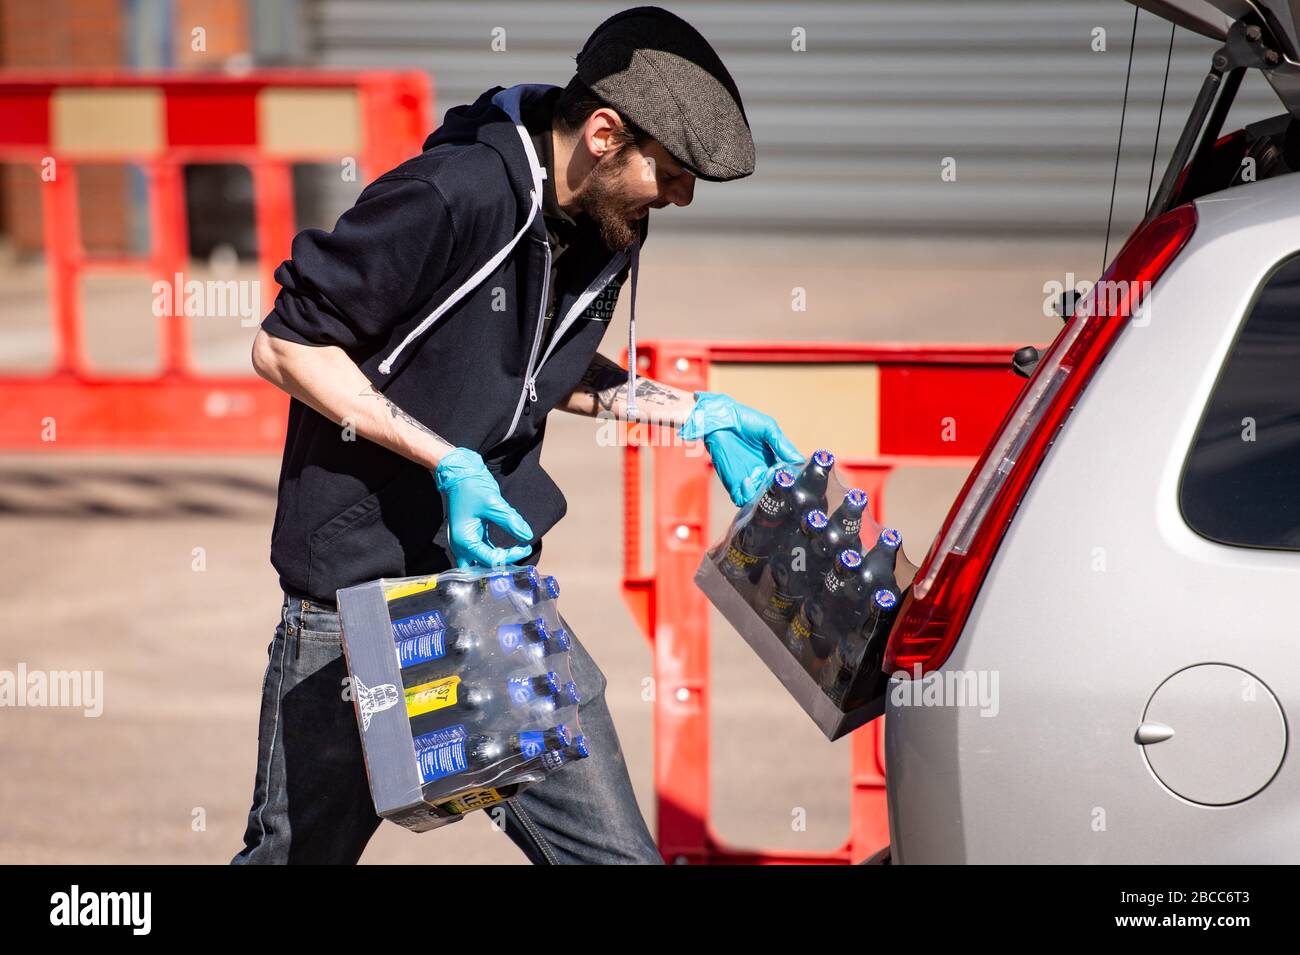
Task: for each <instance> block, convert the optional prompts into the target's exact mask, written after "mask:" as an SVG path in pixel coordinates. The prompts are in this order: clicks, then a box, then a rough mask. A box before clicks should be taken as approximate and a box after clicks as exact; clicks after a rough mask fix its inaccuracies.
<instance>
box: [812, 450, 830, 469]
mask: <svg viewBox="0 0 1300 955" xmlns="http://www.w3.org/2000/svg"><path fill="white" fill-rule="evenodd" d="M812 459H813V463H814V464H816V465H817V466H818V467H821V468H829V467H830V466H831V465H833V464H834V463H835V455H833V454H831V453H830V452H829V451H827V450H826V449H825V448H820V449H818V450H816V451H814V452H813V456H812Z"/></svg>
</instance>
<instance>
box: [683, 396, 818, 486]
mask: <svg viewBox="0 0 1300 955" xmlns="http://www.w3.org/2000/svg"><path fill="white" fill-rule="evenodd" d="M695 398H696V401H695V407H694V408H692V409H691V413H690V415H689V416H688V417H687V418H686V422H685V423H684V424H683V425H682V427H681V429H680V430H679V432H678V433H679V434H680V435H681V436H682V438H683V439H684V440H686V441H694V440H695V439H697V438H703V439H704V446H705V447H706V448H707V449H708V452H709V457H710V458H711V459H712V460H713V468H714V470H716V471H717V472H718V477H719V479H721V481H722V485H723V487H725V488H726V489H727V493H728V494H729V495H730V496H731V502H732V503H733V504H735V505H736V506H737V507H744V506H745V505H746V504H748V503H749V502H750V501H752V500H753V499H754V497H755V496H756V495H757V494H758V492H759V491H761V490H762V489H763V486H764V485H765V484H766V483H767V480H768V478H769V477H770V476H771V475H772V473H773V472H774V471H775V470H776V469H777V468H778V467H782V466H785V465H798V464H802V463H803V460H804V458H803V455H801V454H800V453H799V449H798V448H796V447H795V446H794V444H793V443H792V442H791V441H790V439H789V438H787V437H786V436H785V434H784V433H782V431H781V429H780V427H779V426H778V425H777V423H776V420H775V419H774V418H772V416H771V415H765V414H763V413H762V412H761V411H755V410H754V409H753V408H750V407H749V406H748V405H742V404H740V403H739V402H737V401H736V400H735V399H734V398H732V397H731V396H730V395H723V394H717V393H715V392H712V391H697V392H695Z"/></svg>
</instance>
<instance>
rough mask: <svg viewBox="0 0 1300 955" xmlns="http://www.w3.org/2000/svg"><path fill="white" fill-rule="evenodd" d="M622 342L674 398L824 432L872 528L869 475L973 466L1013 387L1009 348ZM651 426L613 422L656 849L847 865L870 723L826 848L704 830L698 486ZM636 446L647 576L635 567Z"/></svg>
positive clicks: (870, 836) (870, 807)
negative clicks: (646, 522) (835, 839)
mask: <svg viewBox="0 0 1300 955" xmlns="http://www.w3.org/2000/svg"><path fill="white" fill-rule="evenodd" d="M637 349H638V359H639V360H638V365H639V366H641V371H642V373H643V374H645V375H648V376H650V377H653V378H656V379H658V380H660V381H663V382H665V383H667V384H670V385H675V386H676V387H678V388H684V389H688V390H708V391H727V392H728V393H730V394H732V395H733V396H734V397H736V398H737V399H738V400H741V401H745V402H747V403H750V404H753V405H755V406H757V407H761V408H762V409H763V410H764V411H767V412H769V413H771V414H773V415H774V416H775V417H776V418H777V420H778V421H780V422H781V423H782V426H783V428H784V429H785V430H786V431H787V433H789V434H790V435H791V437H792V438H793V439H794V440H795V442H796V444H799V439H798V433H797V432H798V431H799V430H800V429H802V430H803V431H805V432H807V433H808V434H810V435H815V436H816V437H815V438H814V440H822V439H823V438H825V440H824V441H823V446H826V447H829V448H831V449H832V450H833V451H835V452H836V464H837V467H839V468H841V469H842V470H843V475H844V477H845V478H846V479H847V480H848V481H850V482H852V484H854V485H856V486H857V487H860V488H862V489H863V490H864V491H866V492H867V494H868V496H869V498H870V501H871V509H872V513H873V515H874V516H875V518H876V520H877V521H881V522H883V521H884V517H885V514H884V506H883V505H884V500H885V495H884V491H885V481H886V479H887V478H888V477H889V475H890V473H891V472H892V471H893V470H894V469H895V468H899V467H903V466H910V467H933V466H945V467H954V466H960V467H965V468H970V467H973V466H974V464H975V461H976V459H977V458H978V456H979V454H980V452H981V451H982V450H983V449H984V446H985V444H987V442H988V441H989V440H990V438H991V437H992V436H993V434H994V432H995V430H996V429H997V427H998V425H999V424H1000V423H1001V421H1002V419H1003V416H1004V415H1005V414H1006V411H1007V409H1008V407H1009V406H1010V405H1011V402H1012V400H1013V399H1014V398H1015V396H1016V394H1017V393H1018V392H1019V389H1020V386H1021V385H1022V384H1023V379H1021V378H1018V377H1016V376H1015V375H1014V374H1013V373H1012V371H1011V370H1010V358H1011V353H1012V352H1013V351H1014V348H1013V347H1011V346H1006V347H997V346H984V345H872V344H861V343H808V342H763V343H750V342H699V341H650V342H642V343H639V344H638V346H637ZM623 359H624V363H626V360H627V353H626V352H624V354H623ZM667 430H668V429H659V428H654V427H645V426H640V425H634V426H629V427H627V428H626V432H625V434H626V438H627V443H626V450H625V454H624V471H623V477H624V482H623V488H624V531H625V535H624V552H623V596H624V600H625V602H626V603H627V606H628V608H629V609H630V610H631V612H632V615H633V617H634V618H635V619H636V621H637V624H638V625H639V627H640V628H641V630H642V631H643V632H644V633H645V635H646V637H647V638H648V639H649V641H650V643H651V646H652V648H653V653H654V680H655V683H654V685H655V688H656V692H655V715H654V734H655V760H654V772H655V790H656V794H657V799H658V804H657V809H658V820H659V826H658V829H659V847H660V851H661V852H662V853H663V854H664V858H665V859H667V860H668V861H671V862H684V863H706V864H707V863H767V864H771V863H802V864H809V863H850V862H861V861H863V860H864V859H867V858H868V857H870V856H871V855H872V854H873V853H875V852H876V851H877V850H879V849H882V848H884V847H885V846H886V845H888V843H889V823H888V817H887V814H886V803H885V765H884V749H883V740H884V733H883V725H884V720H883V719H878V720H875V721H874V722H872V723H870V724H868V725H867V726H864V727H862V728H861V729H859V730H857V731H855V732H854V733H852V734H851V736H850V745H851V747H852V755H851V760H852V787H853V792H852V799H851V806H850V826H849V835H848V838H847V840H846V842H845V843H844V845H843V846H841V847H840V848H839V849H836V850H834V851H828V852H788V851H764V850H759V849H752V850H740V849H736V848H732V847H729V846H726V845H724V844H723V843H722V841H721V840H720V839H719V838H718V837H717V836H716V835H715V834H714V832H713V830H712V828H711V826H710V823H709V810H710V804H709V709H708V708H709V633H708V607H709V604H708V601H707V600H706V599H705V597H704V595H703V593H701V592H700V591H699V590H698V589H697V588H696V587H695V585H694V581H693V578H694V575H695V570H696V568H697V567H698V566H699V563H700V559H701V557H702V556H703V555H704V551H705V550H706V549H707V548H708V546H709V544H711V543H712V541H710V540H709V539H708V534H709V507H708V505H709V490H710V483H711V481H712V478H711V477H710V475H709V470H710V468H709V465H708V463H707V462H708V457H707V456H706V455H697V456H690V455H687V454H685V453H683V451H682V449H681V448H680V447H676V448H674V447H669V446H666V445H669V444H671V441H670V440H665V434H664V433H663V432H666V431H667ZM647 450H649V458H650V463H651V470H652V484H653V492H652V493H653V501H652V507H651V511H652V513H651V515H650V535H651V538H650V544H651V550H652V553H653V561H654V563H653V568H652V569H647V568H644V567H643V566H642V559H641V557H642V537H641V532H642V520H643V515H642V501H641V496H642V494H641V482H642V467H643V464H644V463H645V462H644V458H645V457H646V452H647ZM801 450H804V451H805V453H808V450H809V449H807V448H801ZM915 550H916V548H912V549H911V551H909V554H910V556H911V557H912V558H913V559H914V560H918V561H919V560H920V559H921V557H922V556H923V553H916V552H914V551H915ZM736 639H739V637H737V638H736Z"/></svg>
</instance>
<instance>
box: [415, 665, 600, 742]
mask: <svg viewBox="0 0 1300 955" xmlns="http://www.w3.org/2000/svg"><path fill="white" fill-rule="evenodd" d="M498 687H499V688H498ZM574 689H575V690H576V687H575V688H574ZM568 691H569V688H568V687H561V686H560V677H559V675H558V674H556V673H554V672H550V673H544V674H540V675H538V676H531V677H515V678H513V679H510V680H508V681H506V683H505V684H504V685H500V684H498V685H497V686H492V685H488V684H480V683H467V682H465V681H464V680H462V679H461V678H460V676H459V675H452V676H445V677H442V678H440V679H435V680H430V681H429V682H428V683H421V684H420V685H418V686H410V687H406V689H405V691H404V695H405V699H406V714H407V716H408V718H409V719H410V721H411V734H412V735H413V736H419V735H421V734H423V733H427V732H430V731H432V730H435V729H439V728H441V727H445V726H448V725H451V724H455V723H481V722H483V721H484V720H487V719H490V718H492V717H494V716H500V715H504V714H508V713H510V711H511V708H512V707H513V708H514V709H516V710H525V711H527V712H529V713H532V714H543V713H548V712H552V711H554V710H556V709H558V708H559V707H560V706H564V705H567V702H568V701H567V694H568Z"/></svg>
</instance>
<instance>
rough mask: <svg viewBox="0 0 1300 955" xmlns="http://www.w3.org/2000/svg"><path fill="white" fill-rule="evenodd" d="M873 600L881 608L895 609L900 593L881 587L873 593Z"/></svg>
mask: <svg viewBox="0 0 1300 955" xmlns="http://www.w3.org/2000/svg"><path fill="white" fill-rule="evenodd" d="M871 600H872V602H873V603H875V605H876V606H877V607H879V608H880V609H881V610H893V609H894V607H895V606H896V605H897V604H898V594H896V593H894V592H893V591H892V590H885V589H884V588H881V589H880V590H877V591H876V592H875V593H874V594H872V595H871Z"/></svg>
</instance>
